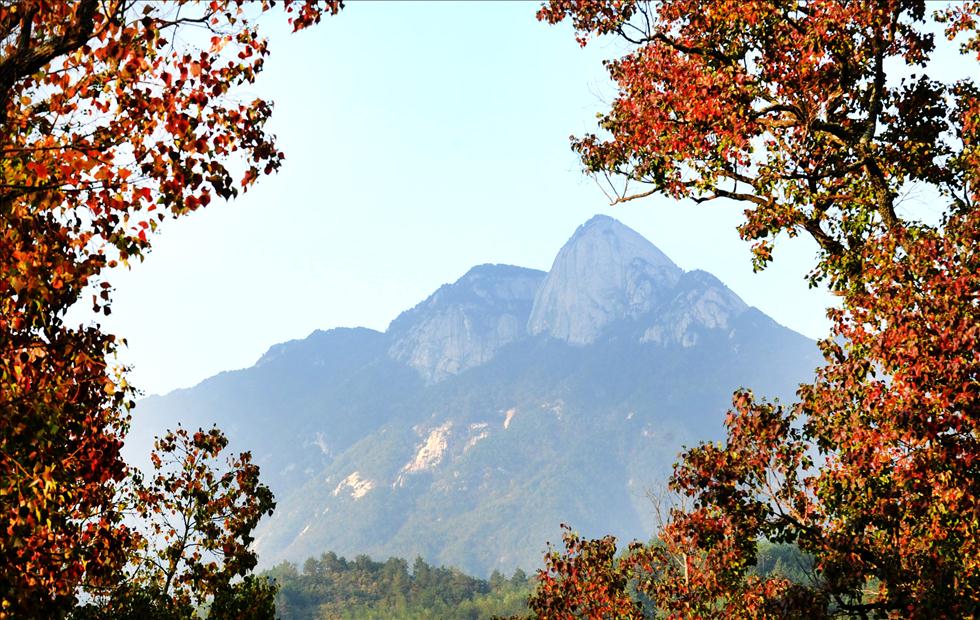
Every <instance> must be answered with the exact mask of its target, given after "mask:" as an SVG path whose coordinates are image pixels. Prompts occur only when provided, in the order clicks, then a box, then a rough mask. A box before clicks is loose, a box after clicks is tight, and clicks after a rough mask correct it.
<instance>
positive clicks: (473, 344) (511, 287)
mask: <svg viewBox="0 0 980 620" xmlns="http://www.w3.org/2000/svg"><path fill="white" fill-rule="evenodd" d="M544 276H545V274H544V272H541V271H537V270H534V269H524V268H522V267H513V266H511V265H480V266H478V267H474V268H473V269H471V270H470V271H469V272H467V273H466V275H464V276H463V277H462V278H460V279H459V280H457V281H456V282H454V283H453V284H446V285H444V286H442V287H440V288H439V290H437V291H436V292H435V293H433V294H432V295H430V296H429V298H428V299H426V300H425V301H423V302H422V303H420V304H419V305H417V306H415V307H414V308H412V309H411V310H408V311H406V312H403V313H402V314H401V315H400V316H399V317H398V318H397V319H395V320H394V321H392V323H391V326H390V327H389V328H388V333H389V335H391V336H392V337H393V339H394V342H393V344H392V345H391V348H390V349H389V350H388V354H389V356H390V357H391V358H392V359H394V360H396V361H399V362H402V363H404V364H407V365H409V366H411V367H412V368H414V369H416V370H417V371H418V372H419V373H420V374H421V375H422V377H423V378H424V379H425V380H426V381H427V382H429V383H435V382H438V381H441V380H442V379H445V378H446V377H448V376H451V375H456V374H459V373H460V372H462V371H464V370H467V369H468V368H472V367H474V366H478V365H480V364H483V363H484V362H487V361H489V360H490V359H491V358H493V356H494V354H495V353H496V352H497V351H498V350H499V349H500V348H501V347H502V346H504V345H506V344H509V343H511V342H513V341H515V340H518V339H520V338H523V337H524V336H525V335H526V330H525V325H526V324H527V319H528V316H529V315H530V312H531V304H532V302H533V300H534V294H535V292H536V291H537V289H538V286H539V285H540V283H541V281H542V280H543V279H544Z"/></svg>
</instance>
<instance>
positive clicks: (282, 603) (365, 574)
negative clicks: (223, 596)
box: [264, 552, 533, 620]
mask: <svg viewBox="0 0 980 620" xmlns="http://www.w3.org/2000/svg"><path fill="white" fill-rule="evenodd" d="M264 575H265V576H266V577H268V578H270V579H272V580H274V581H275V582H276V584H277V585H278V587H279V592H278V594H277V595H276V610H277V614H276V615H277V617H279V618H281V619H282V620H311V619H317V620H320V619H331V620H332V619H344V620H355V619H356V620H368V619H374V618H377V619H382V618H384V619H390V618H399V619H405V620H411V619H416V618H418V619H423V618H444V619H446V620H456V619H459V620H464V619H466V620H468V619H476V618H491V617H494V616H512V615H518V614H522V613H526V611H527V598H528V595H529V594H530V593H531V589H532V587H533V578H530V577H528V575H527V574H526V573H525V572H524V571H522V570H520V569H517V570H516V571H514V574H513V575H512V576H511V577H510V578H509V579H508V578H506V577H505V576H504V575H502V574H501V573H499V572H497V571H494V573H493V574H492V575H491V576H490V579H489V580H484V579H477V578H475V577H471V576H469V575H466V574H464V573H463V572H461V571H460V570H459V569H456V568H446V567H435V566H431V565H430V564H428V563H427V562H426V561H425V560H423V559H422V558H421V557H417V558H416V559H415V561H414V562H413V563H412V566H411V569H410V568H409V564H408V562H407V561H406V560H404V559H401V558H390V559H388V560H387V561H386V562H377V561H374V560H372V559H371V558H369V557H368V556H366V555H359V556H357V557H356V558H354V559H353V560H347V559H345V558H343V557H340V556H338V555H337V554H336V553H333V552H329V553H324V554H323V555H321V556H320V558H319V559H317V558H312V557H311V558H309V559H308V560H306V562H304V563H303V567H302V570H300V569H299V567H297V566H296V565H294V564H291V563H288V562H284V563H282V564H279V565H278V566H276V567H274V568H272V569H271V570H269V571H266V573H265V574H264Z"/></svg>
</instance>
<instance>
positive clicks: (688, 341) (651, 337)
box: [640, 270, 748, 347]
mask: <svg viewBox="0 0 980 620" xmlns="http://www.w3.org/2000/svg"><path fill="white" fill-rule="evenodd" d="M747 309H748V306H746V305H745V302H743V301H742V300H741V298H739V296H738V295H736V294H735V293H733V292H732V291H731V290H730V289H729V288H728V287H727V286H725V285H724V284H722V283H721V281H720V280H719V279H718V278H716V277H714V276H713V275H711V274H710V273H708V272H706V271H700V270H696V271H689V272H687V273H685V274H684V275H683V276H681V277H680V279H679V280H678V282H677V285H676V286H675V287H674V290H673V291H672V298H671V299H670V301H668V302H667V303H666V304H664V305H663V306H662V307H661V308H659V309H658V310H657V311H655V312H653V313H652V314H651V316H650V318H649V322H652V324H651V325H650V326H649V327H648V328H647V329H646V330H645V331H644V332H643V335H642V336H641V338H640V341H641V342H652V343H657V344H661V345H668V344H679V345H681V346H682V347H691V346H694V345H696V344H697V343H698V339H699V338H700V334H702V333H704V331H705V330H715V329H720V330H728V329H730V328H731V326H732V322H733V321H734V320H735V318H736V317H738V316H739V315H741V314H742V313H743V312H745V311H746V310H747ZM645 322H646V321H645Z"/></svg>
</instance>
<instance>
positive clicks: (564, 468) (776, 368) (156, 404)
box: [128, 216, 820, 575]
mask: <svg viewBox="0 0 980 620" xmlns="http://www.w3.org/2000/svg"><path fill="white" fill-rule="evenodd" d="M819 359H820V358H819V355H818V352H817V349H816V347H815V346H814V343H813V342H812V341H810V340H808V339H807V338H804V337H803V336H801V335H799V334H797V333H795V332H793V331H791V330H789V329H787V328H785V327H782V326H780V325H778V324H777V323H776V322H775V321H773V320H772V319H770V318H769V317H767V316H766V315H765V314H763V313H762V312H760V311H759V310H757V309H756V308H752V307H749V306H747V305H746V304H745V303H744V302H743V301H742V300H741V299H739V297H738V296H737V295H736V294H735V293H733V292H732V291H731V290H729V289H728V288H727V287H726V286H725V285H724V284H723V283H722V282H720V281H719V280H718V279H717V278H715V277H714V276H712V275H711V274H708V273H706V272H703V271H691V272H685V271H684V270H682V269H681V268H679V267H678V266H677V265H675V264H674V263H673V262H672V261H671V260H670V259H669V258H668V257H667V256H665V255H664V254H663V253H662V252H661V251H660V250H658V249H657V248H656V247H654V246H653V245H652V244H651V243H650V242H648V241H647V240H646V239H644V238H643V237H642V236H640V235H639V234H638V233H636V232H635V231H633V230H631V229H629V228H628V227H626V226H624V225H623V224H621V223H620V222H618V221H616V220H614V219H612V218H609V217H605V216H597V217H595V218H593V219H591V220H589V221H588V222H586V223H585V224H583V225H582V226H581V227H579V229H578V230H577V231H575V234H574V235H573V236H572V237H571V239H569V241H568V242H567V243H566V244H565V246H564V247H562V248H561V250H560V251H559V253H558V256H557V257H556V259H555V262H554V264H553V266H552V268H551V270H550V271H549V272H548V273H543V272H540V271H535V270H531V269H523V268H520V267H514V266H509V265H480V266H478V267H474V268H473V269H471V270H470V271H469V272H467V273H466V274H465V275H463V276H462V277H461V278H460V279H459V280H457V281H456V282H454V283H452V284H447V285H444V286H442V287H440V288H439V289H438V290H437V291H436V292H435V293H433V294H432V295H431V296H429V297H428V298H427V299H425V300H424V301H422V302H421V303H419V304H418V305H417V306H415V307H414V308H412V309H410V310H407V311H405V312H403V313H402V314H401V315H400V316H399V317H398V318H396V319H395V320H394V321H393V322H392V323H391V325H390V326H389V328H388V329H387V331H386V332H384V333H381V332H377V331H373V330H369V329H363V328H361V329H334V330H329V331H317V332H314V333H313V334H311V335H310V336H309V337H308V338H306V339H304V340H299V341H293V342H287V343H283V344H280V345H276V346H274V347H272V348H271V349H269V351H268V352H267V353H266V354H265V355H263V356H262V358H261V359H260V360H259V361H258V362H257V363H256V364H255V366H253V367H251V368H248V369H244V370H239V371H234V372H226V373H222V374H219V375H217V376H215V377H212V378H210V379H207V380H206V381H204V382H202V383H201V384H199V385H197V386H195V387H193V388H190V389H186V390H178V391H175V392H172V393H170V394H168V395H166V396H155V397H150V398H147V399H144V400H142V401H140V402H139V403H138V405H137V408H136V412H135V421H134V427H133V432H132V434H131V441H130V442H129V444H128V449H129V450H130V451H131V454H139V453H141V452H144V451H146V450H147V447H148V445H149V442H150V438H151V437H152V435H153V434H154V433H159V432H160V431H161V430H162V429H164V428H166V427H172V426H174V425H175V424H176V423H177V422H178V421H179V422H181V423H183V424H184V425H185V426H194V427H196V426H205V425H210V424H212V423H217V424H218V425H219V426H220V427H221V428H223V429H225V430H226V432H227V433H228V435H229V437H230V438H231V442H232V448H234V449H238V450H244V449H249V450H251V451H252V453H253V455H254V457H255V459H256V461H257V462H258V463H259V464H260V465H261V466H262V473H263V478H264V479H265V480H266V481H267V482H268V483H269V484H270V486H272V488H273V490H274V491H275V493H276V496H277V499H278V508H277V510H276V513H275V514H274V515H273V517H272V518H270V519H268V520H267V521H265V522H264V523H263V524H262V525H261V526H260V528H259V531H258V532H257V539H256V546H257V548H258V550H259V553H260V557H261V560H262V563H263V565H266V566H268V565H271V564H274V563H276V562H277V561H279V560H282V559H290V560H294V561H300V560H302V559H305V558H306V557H308V556H310V555H317V554H319V553H320V552H322V551H326V550H333V551H335V552H337V553H341V554H346V555H356V554H360V553H366V554H370V555H373V556H375V557H388V556H391V555H394V556H402V557H414V556H416V555H421V556H422V557H424V558H426V559H427V560H428V561H430V562H434V563H438V564H451V565H456V566H460V567H462V568H463V569H465V570H467V571H469V572H473V573H477V574H482V575H486V574H489V573H490V571H492V570H494V569H501V570H503V571H505V572H506V571H511V570H513V569H514V568H515V567H518V566H520V567H523V568H525V569H529V568H533V567H535V566H537V565H539V563H540V560H541V556H542V553H543V552H544V550H545V543H546V541H549V540H550V541H557V540H558V536H559V529H558V526H559V524H560V523H563V522H564V523H569V524H570V525H572V526H573V527H574V528H575V529H577V530H578V531H580V532H581V533H583V534H585V535H598V534H604V533H613V534H616V535H618V536H620V537H623V538H633V537H638V538H646V537H648V536H649V535H650V534H651V533H652V531H653V529H654V527H655V525H656V524H655V519H654V514H653V512H654V511H653V507H652V504H651V502H650V500H649V498H648V491H650V490H651V489H654V490H656V489H658V488H660V487H662V485H663V481H664V480H665V478H666V475H667V473H668V472H669V470H670V466H671V463H673V462H674V461H675V460H676V455H677V453H678V451H679V450H680V449H681V446H683V445H694V444H695V443H697V442H698V441H701V440H712V439H718V438H720V437H721V436H722V420H723V419H724V415H725V412H726V410H727V408H728V406H729V404H730V399H731V393H732V392H733V391H734V390H735V389H736V388H738V387H741V386H747V387H752V388H753V389H755V390H756V392H757V393H759V394H764V395H766V396H769V397H779V398H782V399H783V400H791V399H792V398H793V394H794V392H795V389H796V386H797V384H798V383H800V382H802V381H805V380H807V379H809V378H810V377H811V376H812V372H813V369H814V368H815V367H816V366H817V365H818V363H819Z"/></svg>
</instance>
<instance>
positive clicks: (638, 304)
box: [527, 215, 682, 345]
mask: <svg viewBox="0 0 980 620" xmlns="http://www.w3.org/2000/svg"><path fill="white" fill-rule="evenodd" d="M681 274H682V271H681V269H680V268H679V267H678V266H677V265H675V264H674V263H673V262H672V261H671V260H670V259H669V258H667V256H666V255H664V253H663V252H661V251H660V250H658V249H657V248H656V247H655V246H654V245H653V244H652V243H650V242H649V241H647V240H646V239H644V238H643V237H642V236H640V234H639V233H637V232H636V231H634V230H632V229H631V228H629V227H627V226H625V225H623V224H621V223H620V222H618V221H616V220H614V219H613V218H611V217H607V216H604V215H597V216H595V217H593V218H592V219H591V220H589V221H588V222H586V223H585V224H583V225H582V226H580V227H579V228H578V230H576V231H575V234H574V235H572V238H571V239H569V240H568V242H567V243H566V244H565V245H564V247H562V249H561V251H560V252H559V253H558V256H557V257H556V258H555V262H554V265H553V266H552V268H551V271H550V272H549V273H548V277H547V278H545V280H544V283H543V284H542V285H541V288H540V289H539V290H538V292H537V295H536V297H535V299H534V307H533V309H532V310H531V316H530V318H529V320H528V323H527V325H528V331H529V332H530V333H531V334H535V335H537V334H546V335H548V336H551V337H553V338H557V339H559V340H564V341H566V342H569V343H572V344H578V345H584V344H590V343H592V342H595V340H596V339H597V338H598V337H599V335H600V334H601V333H602V331H603V328H605V327H606V326H607V325H609V324H611V323H614V322H616V321H619V320H622V319H626V318H637V317H640V316H642V315H645V314H647V313H649V312H650V311H651V310H653V309H654V308H655V307H656V306H658V305H660V304H661V303H663V302H664V301H665V298H666V297H667V295H668V294H669V291H670V290H671V289H672V288H673V287H674V285H675V284H676V283H677V281H678V279H679V278H680V276H681Z"/></svg>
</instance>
